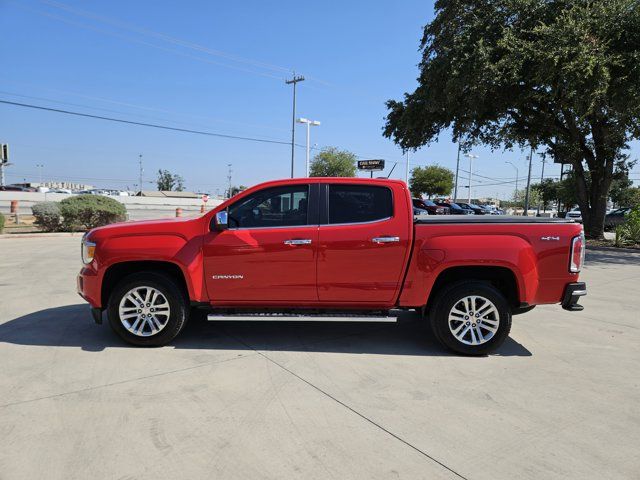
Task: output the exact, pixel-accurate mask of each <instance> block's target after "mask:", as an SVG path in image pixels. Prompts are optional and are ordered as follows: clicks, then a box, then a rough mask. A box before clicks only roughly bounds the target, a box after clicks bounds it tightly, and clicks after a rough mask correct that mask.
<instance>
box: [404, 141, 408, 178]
mask: <svg viewBox="0 0 640 480" xmlns="http://www.w3.org/2000/svg"><path fill="white" fill-rule="evenodd" d="M404 183H406V184H407V185H409V150H407V171H406V172H405V179H404Z"/></svg>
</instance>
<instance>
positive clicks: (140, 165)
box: [138, 154, 144, 196]
mask: <svg viewBox="0 0 640 480" xmlns="http://www.w3.org/2000/svg"><path fill="white" fill-rule="evenodd" d="M138 166H139V168H140V184H139V185H138V188H140V196H142V172H143V171H144V170H143V169H142V154H140V155H138Z"/></svg>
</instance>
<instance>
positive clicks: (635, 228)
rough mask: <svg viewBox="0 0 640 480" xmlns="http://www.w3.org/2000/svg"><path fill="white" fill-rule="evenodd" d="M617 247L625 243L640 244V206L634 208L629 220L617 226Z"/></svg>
mask: <svg viewBox="0 0 640 480" xmlns="http://www.w3.org/2000/svg"><path fill="white" fill-rule="evenodd" d="M615 244H616V246H617V247H621V246H625V245H640V207H636V208H634V209H633V210H632V211H631V212H630V213H629V216H628V217H627V220H626V221H625V222H624V223H623V224H622V225H619V226H618V227H617V228H616V240H615Z"/></svg>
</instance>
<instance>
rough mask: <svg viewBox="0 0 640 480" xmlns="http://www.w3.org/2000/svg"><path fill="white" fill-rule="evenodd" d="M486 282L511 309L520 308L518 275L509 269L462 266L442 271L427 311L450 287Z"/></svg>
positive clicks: (428, 300)
mask: <svg viewBox="0 0 640 480" xmlns="http://www.w3.org/2000/svg"><path fill="white" fill-rule="evenodd" d="M472 280H479V281H486V282H488V283H490V284H491V285H493V286H494V287H495V288H496V289H498V290H499V291H500V292H501V293H502V294H503V295H504V297H505V298H506V299H507V302H508V304H509V306H511V308H512V309H513V308H518V307H519V306H520V290H519V287H518V279H517V277H516V274H515V273H514V272H513V271H512V270H511V269H510V268H508V267H502V266H494V265H487V266H477V265H461V266H452V267H448V268H446V269H444V270H442V271H441V272H440V273H439V274H438V276H437V277H436V280H435V281H434V283H433V286H432V287H431V290H430V292H429V295H428V298H427V304H426V305H425V308H426V309H429V308H430V307H431V305H432V304H433V302H434V299H435V298H436V297H437V296H438V294H439V293H440V292H441V291H442V290H443V289H444V288H445V287H446V286H448V285H451V284H453V283H456V282H461V281H472Z"/></svg>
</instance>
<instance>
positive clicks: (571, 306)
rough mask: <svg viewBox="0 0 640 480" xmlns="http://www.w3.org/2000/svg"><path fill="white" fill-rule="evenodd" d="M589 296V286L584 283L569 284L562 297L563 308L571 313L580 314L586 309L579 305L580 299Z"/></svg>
mask: <svg viewBox="0 0 640 480" xmlns="http://www.w3.org/2000/svg"><path fill="white" fill-rule="evenodd" d="M586 294H587V284H586V283H584V282H575V283H570V284H568V285H567V286H566V287H565V289H564V295H563V296H562V308H564V309H565V310H569V311H570V312H579V311H580V310H583V309H584V307H583V306H582V305H580V304H578V300H580V297H583V296H585V295H586Z"/></svg>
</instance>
